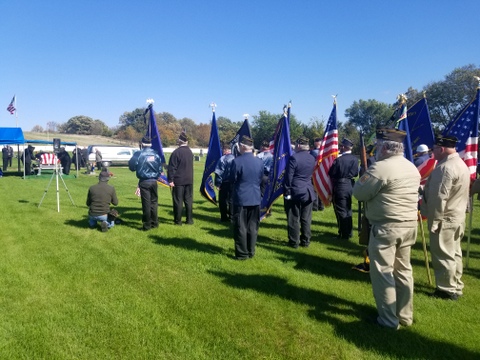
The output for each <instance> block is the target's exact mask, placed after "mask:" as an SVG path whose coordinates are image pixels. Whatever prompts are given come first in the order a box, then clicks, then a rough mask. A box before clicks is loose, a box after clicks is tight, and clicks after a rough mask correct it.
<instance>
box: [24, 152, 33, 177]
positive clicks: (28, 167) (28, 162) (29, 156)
mask: <svg viewBox="0 0 480 360" xmlns="http://www.w3.org/2000/svg"><path fill="white" fill-rule="evenodd" d="M33 150H35V147H34V146H32V145H28V146H27V148H26V149H25V155H24V156H25V175H32V160H33V159H35V155H34V154H33ZM22 160H23V158H22Z"/></svg>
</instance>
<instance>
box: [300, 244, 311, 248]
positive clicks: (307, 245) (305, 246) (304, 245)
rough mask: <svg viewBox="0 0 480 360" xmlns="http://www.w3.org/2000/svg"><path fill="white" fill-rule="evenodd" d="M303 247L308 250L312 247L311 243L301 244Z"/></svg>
mask: <svg viewBox="0 0 480 360" xmlns="http://www.w3.org/2000/svg"><path fill="white" fill-rule="evenodd" d="M300 246H301V247H304V248H308V247H309V246H310V243H300Z"/></svg>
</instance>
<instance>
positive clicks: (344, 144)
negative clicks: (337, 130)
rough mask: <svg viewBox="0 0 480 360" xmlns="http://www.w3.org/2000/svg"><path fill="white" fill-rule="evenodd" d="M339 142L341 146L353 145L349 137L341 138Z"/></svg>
mask: <svg viewBox="0 0 480 360" xmlns="http://www.w3.org/2000/svg"><path fill="white" fill-rule="evenodd" d="M341 144H342V145H343V146H347V147H350V148H351V147H353V142H351V141H350V140H349V139H347V138H343V140H342V142H341Z"/></svg>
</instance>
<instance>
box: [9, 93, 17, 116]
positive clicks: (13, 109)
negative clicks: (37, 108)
mask: <svg viewBox="0 0 480 360" xmlns="http://www.w3.org/2000/svg"><path fill="white" fill-rule="evenodd" d="M16 110H17V109H16V108H15V95H13V99H12V101H10V104H9V105H8V107H7V111H8V112H9V113H10V114H12V115H13V114H15V111H16Z"/></svg>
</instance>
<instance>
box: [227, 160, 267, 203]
mask: <svg viewBox="0 0 480 360" xmlns="http://www.w3.org/2000/svg"><path fill="white" fill-rule="evenodd" d="M262 178H263V161H262V160H260V159H259V158H257V157H255V156H253V154H252V153H244V154H243V155H241V156H239V157H236V158H235V160H233V164H232V172H231V175H230V183H232V184H233V204H234V205H237V206H256V205H260V202H261V201H262V196H261V193H260V184H261V183H262Z"/></svg>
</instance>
